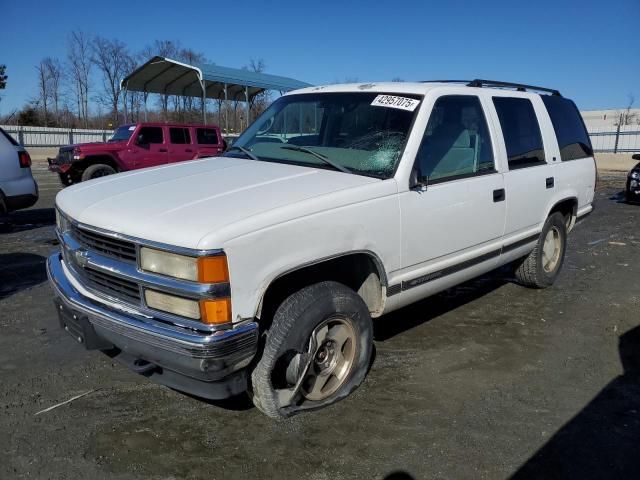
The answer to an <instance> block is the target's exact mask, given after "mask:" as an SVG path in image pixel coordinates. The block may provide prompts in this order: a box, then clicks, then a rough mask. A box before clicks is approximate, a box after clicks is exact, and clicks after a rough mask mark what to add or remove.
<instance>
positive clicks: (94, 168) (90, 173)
mask: <svg viewBox="0 0 640 480" xmlns="http://www.w3.org/2000/svg"><path fill="white" fill-rule="evenodd" d="M103 169H104V170H108V171H109V173H107V174H105V175H100V176H99V177H94V175H95V173H96V172H98V171H100V170H103ZM114 173H116V171H115V169H114V168H113V167H111V166H109V165H106V164H101V163H98V164H94V165H90V166H88V167H87V168H86V169H85V171H84V172H82V181H83V182H86V181H87V180H93V179H95V178H102V177H106V176H108V175H113V174H114Z"/></svg>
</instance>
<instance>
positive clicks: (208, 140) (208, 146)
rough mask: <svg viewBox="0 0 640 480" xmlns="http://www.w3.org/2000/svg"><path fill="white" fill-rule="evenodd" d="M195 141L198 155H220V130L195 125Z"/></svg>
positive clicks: (221, 150) (221, 147) (221, 149)
mask: <svg viewBox="0 0 640 480" xmlns="http://www.w3.org/2000/svg"><path fill="white" fill-rule="evenodd" d="M195 131H196V143H197V148H198V156H199V157H212V156H215V155H220V154H221V153H222V152H223V150H224V148H223V146H222V138H220V132H219V131H218V129H216V128H212V127H196V128H195Z"/></svg>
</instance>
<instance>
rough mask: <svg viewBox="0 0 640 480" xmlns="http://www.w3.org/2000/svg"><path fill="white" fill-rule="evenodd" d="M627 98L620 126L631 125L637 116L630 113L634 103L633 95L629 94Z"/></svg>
mask: <svg viewBox="0 0 640 480" xmlns="http://www.w3.org/2000/svg"><path fill="white" fill-rule="evenodd" d="M627 98H628V100H629V101H628V102H627V108H625V110H624V112H623V113H622V117H621V121H622V125H633V123H634V120H635V119H636V117H637V116H638V114H637V113H635V112H632V111H631V107H633V104H634V103H635V102H636V97H635V95H634V94H633V93H629V94H628V95H627Z"/></svg>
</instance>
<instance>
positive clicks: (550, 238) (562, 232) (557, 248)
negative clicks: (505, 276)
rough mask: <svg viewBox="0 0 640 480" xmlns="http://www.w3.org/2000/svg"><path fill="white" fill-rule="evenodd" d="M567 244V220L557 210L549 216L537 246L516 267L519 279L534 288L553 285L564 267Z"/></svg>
mask: <svg viewBox="0 0 640 480" xmlns="http://www.w3.org/2000/svg"><path fill="white" fill-rule="evenodd" d="M566 245H567V225H566V221H565V218H564V217H563V216H562V214H560V213H557V212H556V213H554V214H553V215H550V216H549V218H547V221H546V222H545V224H544V227H543V228H542V232H541V233H540V237H539V238H538V243H537V244H536V247H535V248H534V249H533V251H532V252H531V253H530V254H529V255H527V256H526V257H524V259H523V260H522V261H521V263H520V264H519V266H518V267H517V268H516V271H515V275H516V278H517V279H518V281H519V282H520V283H521V284H523V285H526V286H528V287H534V288H546V287H549V286H551V285H552V284H553V282H555V280H556V278H557V276H558V274H559V273H560V269H561V268H562V262H563V261H564V252H565V249H566Z"/></svg>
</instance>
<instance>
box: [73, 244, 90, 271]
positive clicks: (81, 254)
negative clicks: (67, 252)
mask: <svg viewBox="0 0 640 480" xmlns="http://www.w3.org/2000/svg"><path fill="white" fill-rule="evenodd" d="M73 255H74V257H75V259H76V263H77V264H78V265H80V266H81V267H83V268H84V267H86V266H87V265H88V264H89V252H87V251H86V250H85V249H84V248H81V249H80V250H76V251H75V252H74V253H73Z"/></svg>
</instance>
